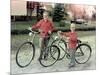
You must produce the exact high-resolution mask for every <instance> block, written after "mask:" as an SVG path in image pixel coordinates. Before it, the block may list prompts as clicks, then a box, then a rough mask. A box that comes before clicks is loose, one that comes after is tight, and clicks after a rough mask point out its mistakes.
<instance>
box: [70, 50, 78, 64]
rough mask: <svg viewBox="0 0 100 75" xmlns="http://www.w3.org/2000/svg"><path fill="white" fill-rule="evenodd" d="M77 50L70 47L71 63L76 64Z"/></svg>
mask: <svg viewBox="0 0 100 75" xmlns="http://www.w3.org/2000/svg"><path fill="white" fill-rule="evenodd" d="M75 52H76V49H70V50H69V53H70V59H71V60H70V63H69V64H70V65H75Z"/></svg>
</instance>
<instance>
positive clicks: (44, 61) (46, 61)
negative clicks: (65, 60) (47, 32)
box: [39, 45, 60, 67]
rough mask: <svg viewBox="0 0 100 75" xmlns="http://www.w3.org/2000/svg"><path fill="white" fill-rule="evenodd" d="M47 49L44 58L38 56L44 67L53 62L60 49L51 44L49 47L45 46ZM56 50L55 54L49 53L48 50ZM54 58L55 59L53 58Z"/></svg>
mask: <svg viewBox="0 0 100 75" xmlns="http://www.w3.org/2000/svg"><path fill="white" fill-rule="evenodd" d="M46 49H47V50H48V51H47V52H48V54H47V56H46V59H43V58H41V57H40V59H39V62H40V64H41V65H42V66H44V67H49V66H52V65H53V64H55V63H56V62H57V60H58V58H59V56H60V50H59V48H58V47H57V46H55V45H51V46H50V47H48V48H46ZM52 51H56V53H55V54H53V55H51V53H50V52H52ZM54 58H55V59H54Z"/></svg>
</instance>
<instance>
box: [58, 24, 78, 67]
mask: <svg viewBox="0 0 100 75" xmlns="http://www.w3.org/2000/svg"><path fill="white" fill-rule="evenodd" d="M70 30H71V31H70V32H58V34H59V35H63V36H65V38H66V39H67V40H68V47H69V53H70V59H71V61H70V63H69V67H74V66H75V51H76V46H77V33H76V32H75V24H74V23H72V24H71V25H70Z"/></svg>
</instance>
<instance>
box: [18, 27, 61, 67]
mask: <svg viewBox="0 0 100 75" xmlns="http://www.w3.org/2000/svg"><path fill="white" fill-rule="evenodd" d="M28 30H29V29H28ZM36 34H39V32H37V31H32V30H29V36H30V37H31V39H30V40H29V39H28V41H26V42H24V43H23V44H22V45H21V46H20V47H19V48H18V51H17V53H16V63H17V65H18V66H19V67H21V68H24V67H27V66H28V65H29V64H30V63H31V62H32V60H33V59H34V56H35V45H34V38H35V36H36ZM52 50H53V51H56V53H55V54H53V55H52V56H51V53H50V52H52ZM43 51H44V53H42V51H41V52H40V56H39V62H40V64H41V65H42V66H44V67H49V66H52V65H53V64H55V63H56V62H57V60H58V58H59V56H60V50H59V48H58V47H57V46H56V45H48V46H47V47H46V48H45V50H43ZM42 56H45V57H46V59H41V57H42ZM53 57H55V59H53Z"/></svg>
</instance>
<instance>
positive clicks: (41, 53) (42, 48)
mask: <svg viewBox="0 0 100 75" xmlns="http://www.w3.org/2000/svg"><path fill="white" fill-rule="evenodd" d="M39 46H40V58H43V52H44V51H43V50H44V38H40V40H39Z"/></svg>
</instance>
